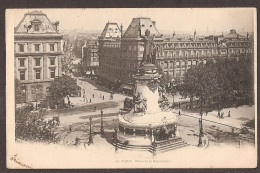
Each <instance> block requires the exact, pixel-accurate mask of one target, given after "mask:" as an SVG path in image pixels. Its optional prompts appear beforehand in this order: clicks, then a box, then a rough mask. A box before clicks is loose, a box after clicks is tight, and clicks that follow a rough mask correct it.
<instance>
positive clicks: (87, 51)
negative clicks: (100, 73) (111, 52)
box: [82, 40, 99, 75]
mask: <svg viewBox="0 0 260 173" xmlns="http://www.w3.org/2000/svg"><path fill="white" fill-rule="evenodd" d="M98 50H99V49H98V41H97V40H88V41H87V42H86V43H85V44H84V45H83V46H82V65H83V68H84V70H85V72H86V74H87V75H94V74H95V73H96V71H97V69H98V66H99V51H98Z"/></svg>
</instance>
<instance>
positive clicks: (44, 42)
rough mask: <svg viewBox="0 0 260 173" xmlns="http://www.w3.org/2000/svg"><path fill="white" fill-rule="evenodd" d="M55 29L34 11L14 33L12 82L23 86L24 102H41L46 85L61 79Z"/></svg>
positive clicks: (59, 41)
mask: <svg viewBox="0 0 260 173" xmlns="http://www.w3.org/2000/svg"><path fill="white" fill-rule="evenodd" d="M58 27H59V22H55V23H52V22H51V21H50V20H49V18H48V17H47V16H46V14H44V13H42V12H40V11H33V12H29V13H26V14H24V17H23V19H22V20H21V21H20V23H19V24H18V25H17V27H15V29H14V58H15V78H16V79H18V80H19V81H20V82H21V83H22V84H23V86H24V92H25V94H26V101H27V102H31V101H38V100H41V99H44V98H45V96H46V88H47V87H48V85H49V83H50V82H51V81H52V80H54V78H55V77H58V76H61V70H62V64H61V59H62V55H63V40H62V39H63V36H62V35H61V34H59V32H58V31H59V29H58Z"/></svg>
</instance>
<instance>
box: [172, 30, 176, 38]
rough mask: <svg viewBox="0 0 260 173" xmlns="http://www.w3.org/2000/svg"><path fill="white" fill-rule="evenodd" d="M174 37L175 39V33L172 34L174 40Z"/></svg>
mask: <svg viewBox="0 0 260 173" xmlns="http://www.w3.org/2000/svg"><path fill="white" fill-rule="evenodd" d="M174 37H175V31H174V32H173V34H172V38H173V39H174Z"/></svg>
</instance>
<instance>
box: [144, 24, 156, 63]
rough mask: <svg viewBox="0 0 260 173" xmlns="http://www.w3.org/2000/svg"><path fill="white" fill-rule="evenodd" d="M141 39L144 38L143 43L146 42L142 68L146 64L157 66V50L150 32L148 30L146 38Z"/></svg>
mask: <svg viewBox="0 0 260 173" xmlns="http://www.w3.org/2000/svg"><path fill="white" fill-rule="evenodd" d="M141 37H142V38H143V39H142V41H143V42H144V53H143V59H142V61H141V66H143V65H144V64H145V63H148V64H155V59H156V49H155V45H154V42H153V37H151V36H150V31H149V30H148V29H147V30H146V31H145V36H141Z"/></svg>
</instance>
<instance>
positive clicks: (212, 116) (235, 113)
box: [172, 106, 255, 129]
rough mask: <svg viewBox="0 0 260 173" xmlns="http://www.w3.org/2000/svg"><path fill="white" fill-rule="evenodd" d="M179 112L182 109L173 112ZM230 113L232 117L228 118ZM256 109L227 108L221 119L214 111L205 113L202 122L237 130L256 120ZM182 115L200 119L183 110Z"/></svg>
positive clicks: (246, 107) (243, 107) (245, 107)
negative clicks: (210, 122)
mask: <svg viewBox="0 0 260 173" xmlns="http://www.w3.org/2000/svg"><path fill="white" fill-rule="evenodd" d="M179 110H181V109H174V110H173V111H172V112H174V113H176V114H178V113H179ZM228 111H230V115H231V117H228ZM254 111H255V107H254V106H251V107H250V106H240V107H238V108H235V107H233V108H226V109H223V110H221V112H224V118H223V119H220V118H218V117H217V115H218V112H217V111H212V112H208V114H207V115H206V114H205V112H204V113H203V115H202V120H207V121H212V122H216V123H219V124H223V125H227V126H232V127H235V128H239V129H240V128H241V126H240V124H243V123H245V122H247V121H249V120H253V119H254V118H255V113H254ZM181 115H183V116H190V117H194V118H198V119H199V118H200V115H199V113H190V112H186V111H182V110H181Z"/></svg>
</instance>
